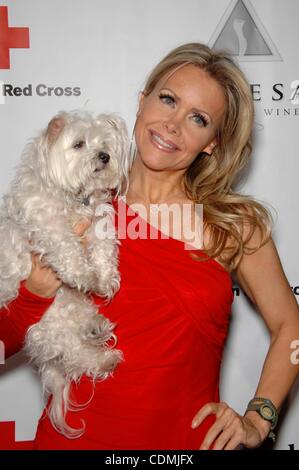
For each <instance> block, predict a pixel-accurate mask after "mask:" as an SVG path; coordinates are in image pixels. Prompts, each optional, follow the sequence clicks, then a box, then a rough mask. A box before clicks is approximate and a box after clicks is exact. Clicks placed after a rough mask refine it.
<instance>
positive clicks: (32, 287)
mask: <svg viewBox="0 0 299 470" xmlns="http://www.w3.org/2000/svg"><path fill="white" fill-rule="evenodd" d="M90 225H91V222H90V221H89V220H87V219H82V220H80V221H79V222H78V223H77V224H76V225H75V226H74V229H73V230H74V232H75V233H76V234H77V235H79V236H80V237H81V242H82V244H83V246H84V247H86V243H87V241H86V239H85V238H84V233H85V231H86V230H87V229H88V228H89V227H90ZM31 261H32V266H31V273H30V275H29V277H28V279H27V280H26V281H25V287H26V288H27V289H28V290H29V291H30V292H32V293H33V294H36V295H39V296H40V297H55V295H56V293H57V291H58V289H59V288H60V287H61V285H62V282H61V280H60V279H59V278H58V277H57V275H56V273H55V272H54V271H53V269H52V268H50V267H48V266H45V265H43V263H42V261H41V259H40V255H37V254H33V253H32V254H31Z"/></svg>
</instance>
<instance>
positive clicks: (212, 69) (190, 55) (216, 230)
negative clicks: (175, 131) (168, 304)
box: [144, 43, 272, 271]
mask: <svg viewBox="0 0 299 470" xmlns="http://www.w3.org/2000/svg"><path fill="white" fill-rule="evenodd" d="M188 64H192V65H194V66H197V67H199V68H201V69H202V70H204V71H205V72H206V73H207V74H208V75H209V76H210V77H212V78H213V79H214V80H216V81H217V82H218V84H220V86H221V87H222V89H223V92H224V96H225V99H226V104H227V106H226V112H225V114H224V117H223V119H222V123H221V125H220V127H219V129H218V132H217V145H216V147H215V149H214V150H213V153H212V155H207V154H205V153H201V154H199V155H198V156H197V158H196V159H195V160H194V161H193V163H192V164H191V166H190V167H189V168H188V170H187V171H186V173H185V178H184V185H185V191H186V194H187V196H188V197H189V198H190V199H191V200H192V201H194V202H196V203H200V204H203V208H204V228H207V227H208V228H209V233H210V237H211V239H210V243H209V247H208V248H206V249H205V252H206V254H207V255H208V256H209V257H213V258H215V257H217V258H218V259H219V261H220V262H221V263H222V264H223V265H224V266H225V267H226V268H227V269H228V270H229V271H232V270H234V269H236V267H237V266H238V264H239V262H240V260H241V258H242V255H243V253H244V252H245V253H250V252H254V251H256V250H257V249H258V248H259V247H260V246H262V245H263V244H265V243H266V241H267V240H268V239H269V237H270V234H271V227H272V216H271V214H270V212H269V211H268V210H267V209H266V208H265V207H264V206H263V205H262V204H260V203H259V202H258V201H256V200H254V199H253V198H252V197H250V196H246V195H242V194H239V193H238V192H235V191H233V189H232V186H233V183H234V182H235V180H236V176H237V175H238V174H239V172H240V170H241V169H242V168H243V167H244V166H245V165H246V164H247V163H248V160H249V157H250V154H251V150H252V146H251V132H252V126H253V117H254V108H253V101H252V95H251V90H250V86H249V84H248V82H247V80H246V78H245V76H244V74H243V73H242V72H241V70H240V69H239V67H238V66H237V65H236V64H235V63H234V61H233V60H232V58H231V57H230V56H229V55H228V54H227V53H225V52H217V51H214V50H211V49H210V48H209V47H207V46H205V45H203V44H199V43H190V44H184V45H182V46H180V47H177V48H176V49H174V50H173V51H171V52H170V53H169V54H168V55H167V56H166V57H164V59H162V61H161V62H160V63H159V64H158V65H157V66H156V67H155V68H154V70H153V71H152V73H151V74H150V76H149V77H148V79H147V81H146V84H145V88H144V93H145V94H146V95H149V94H150V93H151V92H152V91H153V89H154V88H155V86H156V85H157V83H158V82H159V81H160V80H161V79H162V78H163V77H165V75H166V74H167V73H172V72H173V73H174V72H175V71H176V70H177V69H179V68H181V67H182V66H184V65H188ZM256 229H258V232H259V235H260V236H259V237H258V238H259V241H258V242H257V243H255V244H254V246H253V244H252V243H251V244H250V246H249V242H250V240H251V239H252V236H253V234H254V233H256Z"/></svg>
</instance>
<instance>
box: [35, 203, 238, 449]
mask: <svg viewBox="0 0 299 470" xmlns="http://www.w3.org/2000/svg"><path fill="white" fill-rule="evenodd" d="M126 207H127V206H126ZM130 224H131V229H132V227H133V224H134V225H135V226H137V224H141V225H142V224H143V228H145V229H146V230H147V231H148V232H149V230H150V227H151V226H149V225H148V224H146V223H145V222H144V221H143V220H142V219H141V218H140V217H139V216H138V215H136V214H133V215H131V216H130V217H127V227H128V226H129V225H130ZM141 225H139V228H140V226H141ZM151 229H152V228H151ZM155 233H156V235H157V236H158V237H159V238H158V239H141V238H137V239H135V240H133V239H130V238H125V239H122V240H121V246H120V266H119V268H120V273H121V288H120V290H119V292H118V293H117V294H116V295H115V297H114V299H113V301H112V302H111V303H110V304H109V305H101V304H102V301H101V299H100V298H99V297H94V300H95V302H96V303H97V304H99V305H101V311H102V313H103V314H105V315H106V316H107V317H109V318H110V319H111V320H112V321H113V322H115V323H116V324H117V326H116V329H115V333H116V335H117V338H118V346H117V347H118V348H119V349H121V350H122V351H123V353H124V361H123V362H122V363H121V364H120V365H119V366H118V367H117V368H116V370H115V372H114V375H113V377H111V378H109V379H107V380H106V381H104V382H97V383H96V384H95V389H94V392H93V387H92V384H91V381H90V379H88V378H87V377H83V378H82V380H81V382H80V384H78V385H74V386H73V388H72V394H73V398H74V399H75V400H76V401H77V402H78V403H86V402H87V401H88V400H89V399H90V398H91V395H92V393H94V395H93V398H92V399H91V401H90V403H89V405H88V406H86V408H85V409H83V410H80V411H75V412H73V411H72V412H68V414H67V422H68V423H69V424H70V425H71V426H73V427H81V424H82V420H83V421H84V422H85V426H86V429H85V432H84V434H83V435H82V437H80V438H77V439H67V438H65V437H64V436H62V435H61V434H59V433H58V432H56V431H55V430H54V428H53V427H52V425H51V423H50V421H49V419H48V417H47V415H46V412H44V413H43V416H42V417H41V419H40V421H39V424H38V428H37V433H36V439H35V448H36V449H198V448H199V446H200V444H201V442H202V440H203V438H204V436H205V434H206V432H207V431H208V429H209V427H210V426H211V424H212V423H213V421H214V417H208V418H207V419H206V420H205V421H204V422H203V423H202V425H201V426H200V427H199V428H197V429H195V430H193V429H191V421H192V418H193V417H194V415H195V414H196V412H197V411H198V410H199V409H200V408H201V407H202V406H203V405H204V404H205V403H207V402H210V401H219V372H220V364H221V358H222V353H223V347H224V342H225V339H226V336H227V330H228V323H229V314H230V309H231V304H232V300H233V293H232V282H231V278H230V275H229V274H228V273H227V272H226V271H225V270H224V268H222V266H220V264H219V263H217V262H216V261H214V260H212V259H209V260H206V261H195V260H194V259H192V258H191V256H190V251H189V250H185V249H184V243H183V242H181V241H179V240H176V239H173V238H170V239H163V238H161V232H159V231H155ZM193 251H194V250H193ZM197 254H199V255H201V254H202V252H200V251H197Z"/></svg>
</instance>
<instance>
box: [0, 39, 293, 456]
mask: <svg viewBox="0 0 299 470" xmlns="http://www.w3.org/2000/svg"><path fill="white" fill-rule="evenodd" d="M252 122H253V105H252V99H251V94H250V88H249V86H248V84H247V82H246V80H245V79H244V76H243V74H242V73H241V72H240V70H239V69H238V68H237V66H236V65H235V64H234V63H233V62H232V60H231V59H230V58H229V57H227V56H226V55H225V54H222V53H216V52H213V51H211V50H210V49H209V48H208V47H206V46H203V45H201V44H186V45H183V46H181V47H179V48H177V49H175V50H174V51H172V52H170V54H169V55H168V56H166V57H165V58H164V59H163V60H162V61H161V62H160V64H158V65H157V67H156V68H155V69H154V70H153V72H152V74H151V75H150V77H149V78H148V80H147V83H146V85H145V88H144V91H143V92H142V93H141V95H140V100H139V109H138V113H137V119H136V125H135V139H136V152H135V158H134V161H133V164H132V170H131V173H130V181H129V186H128V190H127V194H126V203H127V204H125V202H120V205H118V207H117V208H118V210H119V211H120V210H123V209H124V208H125V210H126V213H127V220H126V229H128V228H129V226H130V227H131V228H132V226H134V227H135V228H136V227H138V229H140V230H141V231H142V233H144V230H145V231H146V233H147V234H148V232H150V233H151V235H152V237H150V238H149V237H143V238H142V237H139V238H138V237H137V239H136V237H134V236H132V237H129V236H127V237H122V238H123V239H122V241H121V247H120V272H121V278H122V283H121V289H120V291H119V292H118V293H117V294H116V296H115V297H114V299H113V301H112V303H111V304H110V305H108V306H104V305H102V306H101V309H102V311H103V313H104V314H105V315H106V316H108V317H110V319H111V320H113V321H115V322H116V323H117V327H116V334H117V337H118V347H119V348H120V349H121V350H122V351H123V353H124V357H125V361H124V362H123V363H122V364H121V365H119V366H118V368H117V369H116V371H115V373H114V376H113V377H112V378H110V379H108V380H106V381H104V382H101V383H96V385H95V391H94V395H93V398H92V400H91V401H90V403H89V404H88V406H86V407H85V408H83V409H80V410H78V411H69V412H68V414H67V422H68V423H69V424H70V425H71V426H72V427H77V428H80V427H81V424H82V421H84V423H85V432H84V434H83V435H82V437H80V438H78V439H75V440H71V439H67V438H66V437H64V436H62V435H61V434H59V433H57V432H56V431H55V430H54V429H53V427H52V426H51V424H50V421H49V420H48V418H47V415H46V412H44V414H43V416H42V418H41V420H40V422H39V426H38V430H37V435H36V441H35V442H36V448H37V449H47V448H50V449H54V448H55V449H72V448H75V449H80V448H81V449H163V448H164V449H198V448H200V449H209V448H214V449H225V450H229V449H235V448H237V447H238V446H239V445H243V446H245V447H248V448H254V447H257V446H259V445H260V444H261V443H262V442H263V441H264V440H265V439H266V437H267V436H268V434H269V432H270V428H271V427H272V428H273V427H274V426H275V420H276V412H277V409H279V408H280V407H281V404H282V402H283V400H284V399H285V397H286V395H287V393H288V391H289V390H290V388H291V386H292V384H293V382H294V380H295V378H296V375H297V373H298V367H296V366H295V365H293V364H292V363H291V361H290V344H291V342H292V341H293V340H294V339H296V338H298V337H299V317H298V307H297V303H296V301H295V299H294V297H293V295H292V293H291V290H290V288H289V285H288V282H287V280H286V278H285V275H284V273H283V270H282V267H281V265H280V261H279V258H278V255H277V252H276V249H275V246H274V244H273V241H272V240H271V238H270V231H271V226H270V216H269V215H268V213H267V211H266V210H265V209H264V208H263V207H262V206H261V205H260V204H259V203H257V202H256V201H253V200H252V199H250V198H248V197H245V196H242V195H239V194H237V193H235V192H233V190H232V184H233V182H234V180H235V177H236V175H237V173H238V172H239V170H240V169H241V168H242V167H243V166H244V164H245V163H246V162H247V160H248V158H249V154H250V150H251V146H250V134H251V129H252ZM137 203H138V204H139V207H141V206H142V207H145V208H146V211H145V213H143V214H142V215H143V217H141V216H140V215H139V214H138V213H137V212H136V207H137V206H136V204H137ZM161 203H165V204H166V205H167V206H169V205H171V204H174V203H176V205H177V207H179V208H184V207H186V205H187V206H188V207H189V208H191V209H192V211H191V216H192V217H191V222H192V224H193V225H192V226H194V224H195V222H196V221H197V218H196V214H197V211H196V208H197V204H203V208H204V213H203V222H204V224H203V249H198V245H195V244H194V245H193V244H192V243H191V246H190V239H189V238H186V236H185V230H184V227H181V230H180V232H179V235H178V234H177V231H175V227H174V226H171V225H170V226H167V227H165V226H162V225H161V220H160V221H159V219H157V220H158V221H157V225H156V227H153V226H152V225H150V224H147V222H146V217H147V218H150V217H151V214H152V212H153V208H155V209H157V204H161ZM121 204H123V205H121ZM153 204H154V206H153ZM116 206H117V204H116ZM134 209H135V210H134ZM130 224H131V225H130ZM121 228H123V227H121ZM85 229H86V225H85V224H84V222H82V224H81V226H80V227H77V233H78V234H80V235H83V234H84V231H85ZM127 232H128V230H127ZM163 235H164V236H163ZM186 244H187V245H188V248H189V249H188V250H186V249H185V248H186V246H185V245H186ZM206 255H208V256H206ZM232 272H234V273H235V274H236V276H237V278H238V281H239V283H240V284H241V286H242V287H243V289H244V290H245V292H246V294H247V295H248V296H249V297H250V299H251V300H252V301H253V302H254V303H255V304H256V306H257V307H258V309H259V310H260V312H261V315H262V316H263V319H264V321H265V323H266V325H267V327H268V328H269V331H270V334H271V344H270V348H269V352H268V354H267V357H266V360H265V363H264V367H263V371H262V374H261V378H260V381H259V384H258V387H257V390H256V394H255V397H256V399H255V400H254V402H253V403H251V404H250V406H249V409H248V410H247V412H246V413H245V415H244V416H240V415H239V414H238V413H236V412H235V411H234V410H233V409H231V408H230V407H229V406H228V405H227V404H225V403H222V402H221V401H220V400H219V390H218V387H219V371H220V365H221V357H222V353H223V347H224V342H225V339H226V336H227V330H228V323H229V313H230V308H231V303H232V283H231V278H230V274H231V273H232ZM60 284H61V283H60V281H59V279H57V278H56V276H55V274H54V273H53V272H52V271H51V269H50V268H47V267H42V266H41V265H40V263H39V261H38V258H37V257H34V262H33V267H32V272H31V275H30V277H29V278H28V279H27V280H26V282H25V283H24V284H23V285H22V287H21V289H20V294H19V297H18V298H17V299H15V300H14V301H13V302H12V303H11V304H10V316H9V317H8V316H7V315H6V316H5V318H3V320H2V322H1V323H2V331H3V332H4V330H5V328H6V331H7V332H6V334H5V335H4V337H5V338H7V341H5V343H6V350H8V349H9V350H10V353H12V352H14V351H16V350H17V349H18V348H20V347H21V344H22V340H23V337H24V334H25V331H26V329H27V328H28V326H29V325H30V324H32V323H34V322H35V321H37V320H38V318H39V317H40V316H41V315H42V314H43V313H44V312H45V311H46V309H47V307H48V305H49V304H50V303H51V302H52V300H53V297H54V296H55V294H56V292H57V289H58V288H59V286H60ZM271 285H275V286H276V289H275V292H274V293H273V290H272V289H271V287H270V286H271ZM94 301H95V302H96V303H97V304H99V305H101V304H102V301H101V299H99V298H98V297H95V296H94ZM2 336H3V335H2ZM277 377H279V383H277ZM91 392H92V385H91V383H90V381H89V379H88V378H85V377H84V378H83V379H82V380H81V382H80V384H77V385H74V386H73V390H72V393H73V398H74V400H75V401H77V402H78V403H86V401H87V400H89V399H90V396H91ZM261 407H264V408H263V410H264V412H263V410H261ZM265 407H266V411H265ZM267 407H268V408H267ZM257 411H258V412H257ZM267 413H268V414H267ZM271 413H272V414H271ZM261 414H262V415H263V416H261Z"/></svg>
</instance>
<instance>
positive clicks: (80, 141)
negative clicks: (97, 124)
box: [74, 140, 85, 149]
mask: <svg viewBox="0 0 299 470" xmlns="http://www.w3.org/2000/svg"><path fill="white" fill-rule="evenodd" d="M84 145H85V142H84V140H79V142H76V143H75V145H74V149H82V147H83V146H84Z"/></svg>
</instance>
